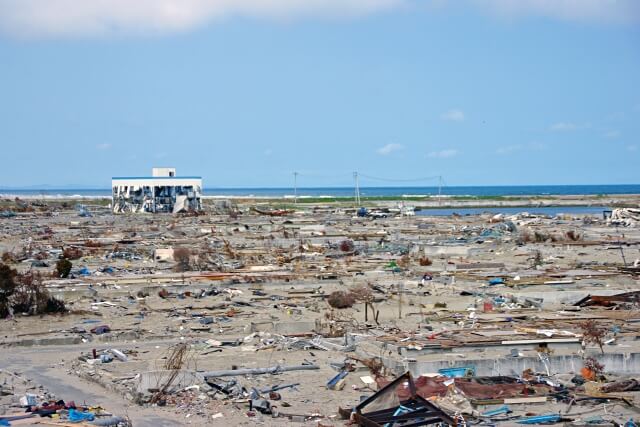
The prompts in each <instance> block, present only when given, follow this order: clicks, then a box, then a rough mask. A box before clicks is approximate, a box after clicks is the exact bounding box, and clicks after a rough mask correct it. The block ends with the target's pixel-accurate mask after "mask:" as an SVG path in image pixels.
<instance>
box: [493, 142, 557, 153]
mask: <svg viewBox="0 0 640 427" xmlns="http://www.w3.org/2000/svg"><path fill="white" fill-rule="evenodd" d="M546 148H547V146H546V145H544V144H541V143H539V142H532V143H530V144H514V145H507V146H506V147H500V148H498V149H497V150H496V153H497V154H511V153H514V152H518V151H541V150H544V149H546Z"/></svg>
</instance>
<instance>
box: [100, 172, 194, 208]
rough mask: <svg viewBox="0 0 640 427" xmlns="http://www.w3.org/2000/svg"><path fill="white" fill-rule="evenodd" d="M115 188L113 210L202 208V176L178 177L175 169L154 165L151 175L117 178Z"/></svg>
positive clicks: (114, 179)
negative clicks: (155, 166)
mask: <svg viewBox="0 0 640 427" xmlns="http://www.w3.org/2000/svg"><path fill="white" fill-rule="evenodd" d="M111 188H112V196H111V199H112V200H111V206H112V209H113V213H125V212H134V213H138V212H151V213H155V212H171V213H177V212H184V211H199V210H201V209H202V205H201V202H200V197H201V195H202V177H199V176H182V177H178V176H176V170H175V168H153V171H152V174H151V176H133V177H131V176H128V177H113V178H111Z"/></svg>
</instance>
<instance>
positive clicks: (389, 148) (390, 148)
mask: <svg viewBox="0 0 640 427" xmlns="http://www.w3.org/2000/svg"><path fill="white" fill-rule="evenodd" d="M403 148H404V146H403V145H401V144H387V145H385V146H384V147H380V148H378V149H377V150H376V152H377V153H378V154H380V155H381V156H388V155H389V154H391V153H393V152H394V151H400V150H402V149H403Z"/></svg>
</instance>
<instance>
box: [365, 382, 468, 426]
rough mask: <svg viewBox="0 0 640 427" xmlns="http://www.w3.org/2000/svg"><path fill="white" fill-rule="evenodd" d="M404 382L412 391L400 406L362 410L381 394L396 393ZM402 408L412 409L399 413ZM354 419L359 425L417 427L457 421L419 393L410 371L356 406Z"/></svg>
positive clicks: (452, 423)
mask: <svg viewBox="0 0 640 427" xmlns="http://www.w3.org/2000/svg"><path fill="white" fill-rule="evenodd" d="M404 382H407V383H408V385H409V391H410V393H411V396H410V397H409V399H406V400H402V401H400V405H399V406H394V407H391V408H386V409H381V410H378V411H372V412H367V413H363V412H362V411H363V409H364V408H366V407H367V406H368V405H369V404H371V403H373V402H375V401H376V400H377V399H379V398H380V396H382V395H385V394H387V393H396V391H395V389H396V388H397V387H398V386H399V385H400V384H402V383H404ZM402 408H406V409H409V410H411V411H410V412H403V413H399V412H402ZM354 420H355V421H356V422H357V423H358V425H360V426H364V427H382V426H398V427H414V426H416V427H417V426H426V425H431V424H444V425H449V426H455V425H456V422H455V421H454V420H453V419H452V418H451V417H450V416H449V415H447V414H446V413H445V412H444V411H442V409H440V408H438V407H437V406H435V405H434V404H433V403H431V402H429V401H428V400H425V399H424V398H422V397H420V396H419V395H418V393H417V390H416V386H415V383H414V382H413V378H412V376H411V373H409V372H406V373H404V374H402V375H400V376H399V377H398V378H396V379H395V380H393V381H391V382H390V383H389V384H387V385H386V386H384V387H382V388H381V389H380V390H378V392H376V393H375V394H374V395H372V396H370V397H369V398H367V399H366V400H364V401H363V402H361V403H360V404H359V405H358V406H357V407H356V412H355V414H354Z"/></svg>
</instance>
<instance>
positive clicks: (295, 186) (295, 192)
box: [293, 172, 298, 204]
mask: <svg viewBox="0 0 640 427" xmlns="http://www.w3.org/2000/svg"><path fill="white" fill-rule="evenodd" d="M293 203H294V204H297V203H298V172H294V173H293Z"/></svg>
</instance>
